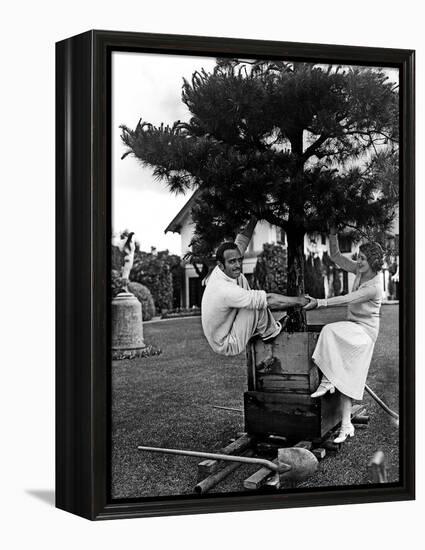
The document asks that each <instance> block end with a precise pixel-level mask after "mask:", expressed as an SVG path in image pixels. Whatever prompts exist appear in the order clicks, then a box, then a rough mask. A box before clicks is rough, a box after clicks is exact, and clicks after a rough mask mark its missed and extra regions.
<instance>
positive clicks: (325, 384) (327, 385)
mask: <svg viewBox="0 0 425 550" xmlns="http://www.w3.org/2000/svg"><path fill="white" fill-rule="evenodd" d="M328 392H329V393H335V386H334V385H333V384H332V382H330V381H329V380H323V378H322V381H321V382H320V386H319V387H318V388H317V390H316V391H315V392H314V393H312V394H311V395H310V397H322V395H325V393H328Z"/></svg>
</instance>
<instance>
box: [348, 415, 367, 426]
mask: <svg viewBox="0 0 425 550" xmlns="http://www.w3.org/2000/svg"><path fill="white" fill-rule="evenodd" d="M369 421H370V416H368V415H365V414H362V415H356V416H354V417H352V418H351V422H352V423H353V424H369Z"/></svg>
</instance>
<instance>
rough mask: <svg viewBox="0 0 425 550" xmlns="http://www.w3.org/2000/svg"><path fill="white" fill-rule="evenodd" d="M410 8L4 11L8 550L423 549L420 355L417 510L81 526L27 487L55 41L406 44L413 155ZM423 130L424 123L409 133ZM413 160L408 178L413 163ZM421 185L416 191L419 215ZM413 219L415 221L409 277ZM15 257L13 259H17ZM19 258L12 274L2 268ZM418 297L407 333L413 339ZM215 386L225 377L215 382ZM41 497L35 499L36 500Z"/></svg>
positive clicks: (39, 364) (50, 163)
mask: <svg viewBox="0 0 425 550" xmlns="http://www.w3.org/2000/svg"><path fill="white" fill-rule="evenodd" d="M420 6H421V4H420V2H418V1H417V0H405V1H404V2H399V1H398V0H387V1H386V2H371V1H370V0H358V1H357V2H355V3H341V2H337V1H332V0H323V1H322V2H316V1H315V0H305V1H304V2H302V3H300V2H283V1H282V0H276V1H273V0H270V1H266V2H262V3H259V2H257V1H252V0H244V1H242V0H235V1H233V2H229V1H228V0H226V1H221V0H216V1H215V2H199V0H198V1H195V0H189V1H183V2H175V1H172V0H162V1H160V2H141V1H140V0H127V1H126V2H121V3H117V2H116V1H112V0H102V1H100V0H92V1H91V2H87V1H82V0H74V1H73V2H53V1H47V0H39V1H38V2H31V1H29V0H27V1H16V2H9V3H7V4H4V6H3V10H2V21H3V24H2V32H1V33H0V40H1V49H0V52H1V54H2V65H1V67H2V84H1V87H0V94H1V101H0V109H1V118H0V120H1V122H2V131H1V133H0V140H1V152H2V162H1V164H0V170H1V182H2V185H1V190H2V193H3V196H2V200H1V201H0V223H1V229H2V234H3V238H4V241H3V242H4V250H3V254H2V257H3V266H2V270H1V276H2V281H1V282H2V284H1V287H0V288H1V289H2V294H1V313H2V319H3V323H2V326H1V336H2V346H1V365H2V383H1V386H0V392H1V395H0V407H1V420H2V424H1V425H2V429H1V449H2V450H1V453H0V461H1V467H0V475H1V496H0V501H1V504H0V506H1V517H2V529H1V533H0V537H1V542H2V546H3V547H4V548H7V549H21V548H30V549H32V550H37V549H43V550H57V549H58V548H60V549H61V550H70V549H72V550H75V549H76V548H81V549H85V548H99V549H101V550H112V549H113V550H117V549H118V548H119V549H136V548H137V549H151V548H152V549H155V550H156V549H163V548H167V549H171V548H172V549H173V550H174V549H185V550H190V549H196V550H199V549H200V548H202V550H209V549H212V548H217V547H220V548H238V549H239V548H240V549H242V548H243V549H244V550H248V549H255V550H259V549H264V548H273V549H280V548H294V549H296V550H304V549H309V550H311V549H312V548H327V549H329V550H330V549H333V548H344V550H352V549H353V550H354V549H356V550H359V549H360V548H361V549H366V548H377V549H378V548H379V549H385V550H393V549H397V550H398V549H399V548H404V547H406V546H415V545H416V546H417V545H419V544H420V542H418V541H420V540H423V528H422V524H423V517H424V511H425V510H424V488H425V483H424V468H423V467H422V465H423V464H424V463H425V455H424V435H423V434H424V433H425V426H424V418H425V400H424V399H423V397H422V390H423V388H425V374H424V369H423V364H422V363H423V362H422V359H421V356H422V355H423V354H422V352H421V348H420V347H419V354H418V369H417V384H418V388H419V390H420V393H419V396H420V397H421V398H420V399H419V400H418V426H417V433H418V436H419V439H418V473H417V474H418V499H419V500H418V501H417V502H407V503H403V502H401V503H388V504H369V505H361V506H338V507H333V508H328V507H326V508H301V509H293V510H274V511H261V512H245V513H233V514H215V515H202V516H196V517H194V516H186V517H171V518H152V519H144V520H126V521H122V520H116V521H109V522H101V523H97V524H92V523H89V522H87V521H85V520H82V519H79V518H76V517H73V516H71V515H69V514H66V513H64V512H61V511H59V510H55V509H54V508H53V507H52V506H51V505H49V504H46V502H45V501H44V500H43V499H40V498H39V497H35V496H32V494H31V493H30V491H47V497H48V500H49V501H50V500H51V496H50V494H51V491H52V489H53V486H54V398H53V395H54V103H55V98H54V89H55V88H54V43H55V41H57V40H61V39H63V38H65V37H68V36H71V35H74V34H77V33H79V32H82V31H85V30H88V29H91V28H98V29H111V30H132V31H146V32H163V33H178V34H198V35H212V36H214V35H215V36H233V37H244V38H256V39H269V40H288V41H303V42H313V43H314V42H316V43H334V44H335V43H336V44H338V43H339V44H352V45H363V46H382V47H386V46H387V47H394V48H398V47H401V48H417V50H418V64H419V66H420V67H419V68H420V70H419V72H418V90H417V98H418V101H417V107H418V113H417V117H418V118H417V120H418V143H417V151H418V153H421V152H422V151H424V150H425V143H424V133H423V121H424V100H423V98H424V97H425V86H424V70H423V69H424V67H423V60H424V55H425V47H424V46H425V43H424V32H423V16H421V15H420V13H421V8H420ZM419 123H422V124H419ZM423 157H424V156H423V154H418V155H417V158H418V167H419V169H418V174H417V181H418V182H423V181H424V179H425V174H424V158H423ZM424 192H425V188H424V186H423V185H418V188H417V200H418V204H419V208H418V212H423V211H424V207H425V201H424ZM424 218H425V217H424V216H418V219H417V234H418V252H419V253H418V277H417V278H418V281H423V280H424V276H425V273H424V257H425V255H424V248H423V237H422V236H423V235H425V219H424ZM22 248H24V252H23V253H22V254H20V250H21V249H22ZM17 255H19V256H18V257H19V258H21V264H20V266H19V269H18V270H16V271H15V270H13V262H12V259H13V258H15V257H16V256H17ZM424 309H425V301H424V297H423V293H422V292H418V308H417V311H418V317H417V334H418V342H419V346H420V342H421V339H422V338H423V334H424V333H425V323H424V315H423V311H424ZM223 376H226V373H225V372H223ZM42 494H43V493H42Z"/></svg>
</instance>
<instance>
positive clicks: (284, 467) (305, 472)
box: [277, 447, 319, 481]
mask: <svg viewBox="0 0 425 550" xmlns="http://www.w3.org/2000/svg"><path fill="white" fill-rule="evenodd" d="M277 460H278V468H279V477H280V479H281V480H282V481H283V480H287V481H301V480H303V479H306V478H308V477H309V476H311V475H313V474H314V472H315V471H316V470H317V467H318V465H319V462H318V460H317V458H316V457H315V456H314V454H313V453H311V452H310V451H308V450H307V449H303V448H302V447H288V448H286V449H279V451H278V455H277ZM288 466H289V467H290V468H289V469H288Z"/></svg>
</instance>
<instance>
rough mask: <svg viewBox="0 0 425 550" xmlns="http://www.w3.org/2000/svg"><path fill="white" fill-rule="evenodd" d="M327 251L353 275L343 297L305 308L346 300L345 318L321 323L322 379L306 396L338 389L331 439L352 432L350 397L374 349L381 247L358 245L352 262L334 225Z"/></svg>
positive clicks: (356, 393)
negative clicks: (336, 426) (336, 424)
mask: <svg viewBox="0 0 425 550" xmlns="http://www.w3.org/2000/svg"><path fill="white" fill-rule="evenodd" d="M329 240H330V256H331V259H332V260H333V261H334V262H335V263H336V264H338V265H339V266H340V267H341V268H342V269H345V270H346V271H349V272H351V273H355V274H356V278H355V280H354V284H353V290H352V292H350V293H349V294H346V295H345V296H336V297H334V298H329V299H327V300H326V299H325V300H316V299H315V298H310V297H308V298H310V300H311V301H310V302H309V303H308V304H307V305H306V306H305V308H304V309H307V310H309V309H314V308H316V307H319V308H321V307H333V306H344V305H347V306H348V307H347V321H340V322H337V323H330V324H328V325H326V326H325V327H323V329H322V332H321V333H320V336H319V339H318V341H317V345H316V349H315V350H314V353H313V361H314V362H315V363H316V365H317V366H318V367H319V369H320V370H321V371H322V373H323V377H322V381H321V383H320V386H319V387H318V388H317V390H316V391H315V392H314V393H313V394H311V397H321V396H322V395H325V393H327V392H330V393H334V392H335V389H337V390H338V391H339V392H340V393H341V412H342V420H341V430H340V432H339V435H338V437H337V438H336V439H335V443H342V442H343V441H345V440H346V439H347V437H353V435H354V426H353V425H352V423H351V408H352V399H357V400H361V399H362V397H363V391H364V386H365V383H366V378H367V373H368V370H369V366H370V361H371V359H372V353H373V348H374V345H375V342H376V338H377V337H378V332H379V315H380V309H381V303H382V283H381V276H380V275H379V274H378V273H379V271H380V270H381V268H382V264H383V251H382V248H381V247H380V245H379V244H377V243H366V244H362V245H361V246H360V251H359V255H358V260H357V262H354V261H353V260H350V259H348V258H346V257H345V256H343V255H342V254H341V252H340V251H339V248H338V238H337V235H336V230H335V229H334V228H332V229H331V234H330V236H329Z"/></svg>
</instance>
